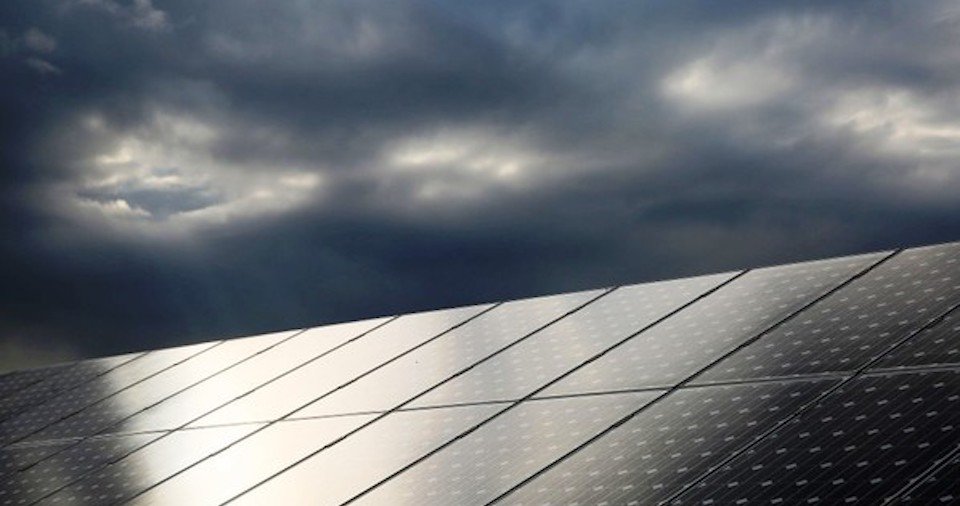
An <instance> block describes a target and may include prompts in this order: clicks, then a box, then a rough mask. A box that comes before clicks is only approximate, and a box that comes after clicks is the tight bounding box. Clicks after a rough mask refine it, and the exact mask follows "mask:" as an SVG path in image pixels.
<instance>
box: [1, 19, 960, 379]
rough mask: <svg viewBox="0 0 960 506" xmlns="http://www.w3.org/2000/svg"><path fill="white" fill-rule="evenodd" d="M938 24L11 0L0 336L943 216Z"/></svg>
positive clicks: (947, 173) (952, 54)
mask: <svg viewBox="0 0 960 506" xmlns="http://www.w3.org/2000/svg"><path fill="white" fill-rule="evenodd" d="M958 28H960V9H957V8H956V6H955V5H953V3H952V2H934V1H928V2H912V3H910V5H905V4H901V3H896V2H848V3H843V4H841V5H837V4H836V3H835V2H795V3H794V2H777V3H774V2H733V1H731V2H722V3H714V2H687V1H680V2H660V3H649V2H648V3H636V2H573V1H571V2H522V3H521V2H461V3H453V2H426V1H422V2H417V1H409V2H383V1H379V2H374V1H360V2H344V3H336V2H288V1H280V2H259V1H252V0H249V1H231V2H219V1H211V2H201V3H197V2H187V1H177V0H171V1H160V0H157V1H150V0H134V1H128V0H61V1H52V0H51V1H35V2H20V1H17V2H6V3H4V4H2V5H0V75H3V76H4V78H3V79H2V80H0V108H2V116H3V120H2V121H0V142H2V145H3V150H0V163H2V166H3V172H2V173H0V197H2V199H0V210H2V215H0V222H2V223H3V227H4V228H3V231H4V235H3V242H2V244H0V265H2V267H0V272H2V274H3V280H4V284H3V288H2V290H0V304H2V306H3V308H4V309H3V312H2V314H0V333H2V335H3V336H4V338H3V340H2V342H3V343H5V344H3V346H4V348H3V349H4V350H11V351H6V352H4V353H3V356H4V357H5V358H4V360H6V363H0V368H3V367H9V366H10V364H11V363H14V364H21V365H22V364H26V363H27V361H28V360H30V359H28V358H24V357H34V360H38V361H44V360H54V359H61V358H63V357H68V356H71V355H94V354H104V353H115V352H120V351H124V350H130V349H142V348H152V347H158V346H165V345H170V344H174V343H182V342H189V341H194V340H198V339H203V338H212V337H218V336H225V335H239V334H250V333H255V332H261V331H268V330H274V329H277V328H286V327H293V326H300V325H307V324H315V323H320V322H330V321H337V320H349V319H356V318H363V317H369V316H375V315H381V314H389V313H394V312H401V311H411V310H418V309H427V308H435V307H443V306H454V305H459V304H466V303H471V302H479V301H487V300H494V299H503V298H514V297H522V296H529V295H536V294H541V293H550V292H558V291H565V290H574V289H579V288H587V287H596V286H603V285H610V284H616V283H623V282H630V281H641V280H650V279H657V278H666V277H675V276H682V275H691V274H698V273H706V272H712V271H718V270H724V269H731V268H737V267H745V266H751V265H757V264H769V263H776V262H786V261H792V260H802V259H808V258H815V257H822V256H830V255H839V254H845V253H852V252H858V251H867V250H875V249H880V248H887V247H891V246H896V245H911V244H920V243H928V242H937V241H946V240H953V239H957V238H958V236H960V224H958V220H957V219H956V217H957V216H958V211H960V209H958V208H960V203H958V200H957V199H956V195H957V194H958V190H960V172H958V171H960V169H958V167H957V162H956V160H957V159H958V158H957V156H958V154H960V121H957V120H956V118H958V117H960V114H958V113H960V100H958V98H957V97H958V96H960V93H958V92H960V74H958V73H960V70H958V69H960V49H958V48H960V30H958ZM12 350H17V351H12ZM41 350H49V351H48V352H46V353H44V352H42V351H41Z"/></svg>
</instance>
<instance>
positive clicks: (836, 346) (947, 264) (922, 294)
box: [698, 244, 960, 382]
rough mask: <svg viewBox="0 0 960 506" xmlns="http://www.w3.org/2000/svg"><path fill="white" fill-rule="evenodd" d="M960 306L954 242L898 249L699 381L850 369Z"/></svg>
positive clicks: (959, 257)
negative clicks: (892, 255) (890, 256)
mask: <svg viewBox="0 0 960 506" xmlns="http://www.w3.org/2000/svg"><path fill="white" fill-rule="evenodd" d="M957 302H960V244H946V245H940V246H933V247H927V248H917V249H912V250H906V251H903V252H901V253H899V254H897V255H896V256H894V257H893V258H891V259H889V260H888V261H886V262H884V263H883V264H880V265H879V266H877V268H876V269H874V270H872V271H870V272H868V273H867V274H866V275H864V276H863V277H861V278H860V279H857V280H855V281H854V282H852V283H851V284H849V285H848V286H845V287H844V288H843V289H841V290H839V291H837V292H836V293H834V294H832V295H830V297H827V298H826V299H824V300H822V301H820V302H818V303H817V304H816V305H814V306H813V307H811V308H809V309H807V310H806V311H804V313H803V314H801V315H798V316H797V317H796V318H793V319H792V320H790V321H789V322H786V323H784V324H783V325H781V326H779V327H777V328H776V329H774V330H773V331H772V332H770V333H768V334H767V335H765V336H763V338H761V339H760V340H758V341H757V342H755V343H752V344H751V345H750V346H748V347H746V348H744V349H743V350H740V351H739V352H737V353H736V354H735V355H732V356H730V357H729V358H727V359H726V360H724V361H723V362H722V363H720V364H717V366H716V367H714V368H712V369H711V370H710V371H708V372H707V373H706V374H704V375H703V376H701V377H700V378H698V381H701V382H708V381H728V380H742V379H749V378H763V377H777V376H788V375H795V374H809V373H819V372H828V371H852V370H856V369H857V368H859V367H860V366H862V365H864V364H866V363H867V362H868V361H869V360H871V359H873V358H876V357H878V356H880V355H882V354H883V353H884V352H886V351H887V350H888V349H889V347H890V346H891V345H892V344H894V343H895V342H897V341H898V340H900V339H902V338H904V337H906V336H907V335H909V334H910V332H912V331H914V330H916V329H919V328H921V327H922V326H923V325H924V324H925V323H927V322H929V321H930V320H931V319H933V318H935V317H937V316H939V315H940V314H942V313H943V312H944V311H946V310H947V309H948V308H949V307H950V306H951V305H953V304H956V303H957Z"/></svg>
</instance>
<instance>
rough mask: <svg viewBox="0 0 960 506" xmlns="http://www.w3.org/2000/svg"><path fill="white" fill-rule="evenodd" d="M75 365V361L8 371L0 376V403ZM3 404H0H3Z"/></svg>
mask: <svg viewBox="0 0 960 506" xmlns="http://www.w3.org/2000/svg"><path fill="white" fill-rule="evenodd" d="M75 365H77V364H76V363H71V364H61V365H54V366H50V367H43V368H39V369H27V370H24V371H13V372H8V373H5V374H3V375H2V376H0V403H3V400H4V399H6V398H7V397H8V396H11V395H14V394H16V393H17V392H19V391H20V390H23V389H25V388H27V387H29V386H30V385H33V384H34V383H38V382H40V381H43V380H44V379H46V378H49V377H51V376H55V375H57V374H60V373H62V372H63V371H65V370H68V369H70V368H71V367H74V366H75ZM3 405H4V404H0V406H3Z"/></svg>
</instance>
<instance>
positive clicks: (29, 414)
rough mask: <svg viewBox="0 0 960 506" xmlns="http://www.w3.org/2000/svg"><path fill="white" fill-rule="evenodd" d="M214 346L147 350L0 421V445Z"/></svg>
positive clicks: (23, 436) (69, 414)
mask: <svg viewBox="0 0 960 506" xmlns="http://www.w3.org/2000/svg"><path fill="white" fill-rule="evenodd" d="M217 344H218V343H216V342H214V343H202V344H194V345H190V346H181V347H178V348H168V349H165V350H157V351H151V352H149V353H147V354H146V355H144V356H142V357H140V358H138V359H136V360H132V361H130V362H127V363H125V364H123V365H121V366H119V367H117V368H116V369H113V370H112V371H110V372H108V373H107V374H104V375H103V376H99V377H97V378H95V379H93V380H90V381H87V382H85V383H82V384H80V385H77V386H76V387H75V388H72V389H71V390H70V391H69V392H64V393H63V394H61V395H57V396H55V397H53V398H52V399H49V400H47V401H45V402H43V403H41V404H38V405H36V406H33V407H31V408H30V409H28V410H26V411H24V412H23V413H21V414H19V415H16V416H13V417H11V418H9V419H7V420H4V421H3V422H0V443H9V442H13V441H18V440H21V439H23V438H25V437H27V436H29V435H31V434H33V433H35V432H37V431H39V430H41V429H43V428H44V427H47V426H49V425H51V424H54V423H56V422H58V421H60V420H62V419H65V418H68V417H69V416H71V415H72V414H74V413H77V412H79V411H80V410H82V409H84V408H86V407H87V406H91V405H93V404H96V403H98V402H103V401H104V399H107V398H108V397H110V396H111V395H115V394H117V393H118V392H121V391H123V390H124V389H128V388H131V387H133V386H135V385H137V384H139V383H140V382H142V381H144V380H146V379H148V378H151V377H153V376H154V375H156V374H158V373H160V372H162V371H165V370H167V369H169V368H171V367H173V366H175V365H177V364H179V363H181V362H183V361H184V360H187V359H189V358H191V357H193V356H196V355H197V354H199V353H203V352H204V351H207V350H209V349H210V348H212V347H214V346H216V345H217Z"/></svg>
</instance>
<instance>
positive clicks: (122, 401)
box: [29, 331, 293, 441]
mask: <svg viewBox="0 0 960 506" xmlns="http://www.w3.org/2000/svg"><path fill="white" fill-rule="evenodd" d="M292 335H293V332H290V331H287V332H279V333H276V334H267V335H262V336H255V337H247V338H242V339H230V340H229V341H223V342H222V343H220V344H219V345H217V346H213V347H211V348H210V349H209V350H206V351H205V352H203V353H200V354H198V355H195V356H192V357H190V358H189V359H187V360H184V361H183V362H180V363H179V364H177V365H175V366H173V367H171V368H169V369H166V370H164V371H162V372H160V373H158V374H156V375H154V376H151V377H149V378H147V379H145V380H144V381H141V382H139V383H137V384H135V385H133V386H131V387H129V388H127V389H124V390H121V391H119V392H117V393H116V394H114V395H111V396H110V397H107V398H106V399H104V400H103V401H102V402H98V403H96V404H93V405H90V406H87V407H86V408H84V409H83V410H82V411H79V412H77V413H75V414H73V415H71V416H70V417H68V418H65V419H63V420H61V421H59V422H57V423H54V424H52V425H49V426H48V427H46V428H44V429H43V430H41V431H39V432H37V433H36V434H33V435H32V436H30V438H29V439H30V440H33V441H39V440H43V439H58V438H66V437H83V436H89V435H92V434H97V433H99V432H101V431H103V430H105V429H107V428H108V427H111V426H113V425H114V424H117V423H119V422H121V421H122V420H125V419H126V418H128V417H130V416H131V415H133V414H135V413H137V412H139V411H141V410H143V409H145V408H147V407H149V406H151V405H153V404H155V403H158V402H160V401H162V400H164V399H166V398H167V397H169V396H171V395H174V394H176V393H177V392H179V391H180V390H183V389H185V388H189V387H190V386H191V385H193V384H195V383H197V382H199V381H202V380H204V379H207V378H209V377H210V376H212V375H214V374H217V373H218V372H220V371H222V370H224V369H226V368H227V367H230V366H232V365H233V364H235V363H237V362H239V361H241V360H244V359H246V358H248V357H250V356H252V355H253V354H255V353H258V352H260V351H262V350H263V349H265V348H267V347H269V346H273V345H275V344H277V343H278V342H280V341H282V340H284V339H287V338H289V337H290V336H292Z"/></svg>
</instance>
